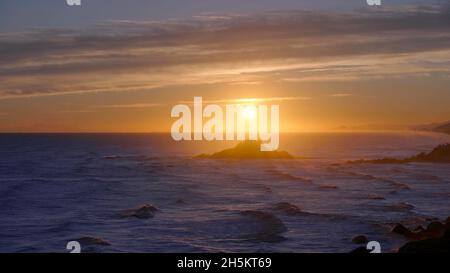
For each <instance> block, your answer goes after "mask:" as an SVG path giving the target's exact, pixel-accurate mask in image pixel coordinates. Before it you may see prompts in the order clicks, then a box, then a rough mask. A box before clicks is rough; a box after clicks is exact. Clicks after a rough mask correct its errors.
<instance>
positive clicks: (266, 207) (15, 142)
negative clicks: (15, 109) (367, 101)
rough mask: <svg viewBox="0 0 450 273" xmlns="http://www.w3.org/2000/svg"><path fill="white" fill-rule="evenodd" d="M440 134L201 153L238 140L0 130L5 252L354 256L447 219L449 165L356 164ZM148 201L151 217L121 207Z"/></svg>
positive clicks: (421, 146) (413, 149)
mask: <svg viewBox="0 0 450 273" xmlns="http://www.w3.org/2000/svg"><path fill="white" fill-rule="evenodd" d="M449 142H450V136H447V135H444V134H433V133H419V132H401V133H299V134H284V135H282V136H281V140H280V145H281V146H280V149H281V150H285V151H288V152H289V153H290V154H292V155H294V156H296V157H297V158H296V159H292V160H288V159H277V160H212V159H193V158H192V157H193V156H194V155H197V154H201V153H211V152H216V151H219V150H221V149H223V148H226V147H232V146H233V145H234V144H236V143H226V142H220V143H217V142H212V143H203V142H202V143H193V142H180V143H175V142H174V141H173V140H171V138H170V136H169V135H166V134H1V135H0V155H1V156H0V252H62V253H65V252H68V250H66V245H67V243H68V242H69V241H72V240H76V239H77V238H82V237H92V238H100V239H102V240H104V241H105V242H108V244H107V245H106V244H88V245H82V252H170V253H172V252H349V251H351V250H353V249H355V248H357V247H358V245H355V244H353V243H352V242H351V240H352V238H353V237H354V236H356V235H366V236H367V237H368V238H369V240H375V241H378V242H380V244H381V247H382V251H383V252H391V251H395V249H396V248H398V247H400V246H401V245H402V244H404V243H405V239H404V238H402V237H401V236H399V235H395V234H392V233H391V232H390V229H391V228H392V226H393V225H394V224H396V223H402V224H404V225H406V226H408V227H410V228H414V227H416V226H419V225H426V224H427V223H429V222H430V221H433V220H434V219H440V220H443V219H446V218H447V217H448V216H450V198H449V197H450V168H449V166H448V164H435V163H408V164H387V165H375V164H358V165H355V164H348V163H347V161H348V160H355V159H362V158H364V159H375V158H383V157H386V156H392V157H406V156H411V155H415V154H417V153H420V152H428V151H431V150H432V149H433V148H434V147H435V146H437V145H438V144H442V143H449ZM144 204H152V205H153V206H155V207H157V208H158V209H159V210H158V211H157V212H155V213H154V216H153V217H149V218H146V219H142V218H137V217H123V212H124V211H125V210H127V209H132V208H136V207H140V206H142V205H144Z"/></svg>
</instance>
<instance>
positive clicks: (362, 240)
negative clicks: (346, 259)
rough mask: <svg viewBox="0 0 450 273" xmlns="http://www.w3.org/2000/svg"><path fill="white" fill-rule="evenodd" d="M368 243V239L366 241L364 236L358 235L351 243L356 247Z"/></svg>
mask: <svg viewBox="0 0 450 273" xmlns="http://www.w3.org/2000/svg"><path fill="white" fill-rule="evenodd" d="M368 242H369V239H367V237H366V236H364V235H358V236H355V237H353V238H352V243H354V244H357V245H362V244H367V243H368Z"/></svg>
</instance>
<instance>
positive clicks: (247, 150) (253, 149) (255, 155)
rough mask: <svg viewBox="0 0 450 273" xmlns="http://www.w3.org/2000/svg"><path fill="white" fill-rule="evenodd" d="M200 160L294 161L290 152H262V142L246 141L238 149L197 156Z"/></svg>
mask: <svg viewBox="0 0 450 273" xmlns="http://www.w3.org/2000/svg"><path fill="white" fill-rule="evenodd" d="M194 158H198V159H292V158H294V157H293V156H292V155H290V154H289V153H288V152H284V151H270V152H262V151H261V142H260V141H249V140H248V141H244V142H241V143H239V144H238V145H237V146H236V147H234V148H231V149H226V150H223V151H220V152H217V153H214V154H210V155H208V154H201V155H198V156H195V157H194Z"/></svg>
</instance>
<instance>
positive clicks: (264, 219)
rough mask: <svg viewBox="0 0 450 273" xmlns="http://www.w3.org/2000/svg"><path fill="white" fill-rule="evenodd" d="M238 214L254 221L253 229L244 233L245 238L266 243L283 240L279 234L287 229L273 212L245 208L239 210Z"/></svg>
mask: <svg viewBox="0 0 450 273" xmlns="http://www.w3.org/2000/svg"><path fill="white" fill-rule="evenodd" d="M240 215H242V216H244V217H246V218H249V219H250V220H251V221H252V222H254V223H256V226H255V229H254V231H253V232H251V233H250V234H246V235H244V238H246V239H247V240H250V241H256V242H268V243H274V242H279V241H282V240H285V238H284V237H283V236H282V235H281V234H282V233H284V232H286V231H287V227H286V226H285V225H284V223H283V221H281V220H280V219H279V218H278V217H276V216H275V215H274V214H272V213H270V212H266V211H260V210H246V211H241V212H240Z"/></svg>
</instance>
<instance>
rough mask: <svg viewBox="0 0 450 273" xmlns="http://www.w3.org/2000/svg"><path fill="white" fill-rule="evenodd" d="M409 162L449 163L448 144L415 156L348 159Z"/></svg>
mask: <svg viewBox="0 0 450 273" xmlns="http://www.w3.org/2000/svg"><path fill="white" fill-rule="evenodd" d="M411 162H430V163H450V144H443V145H439V146H437V147H436V148H434V149H433V151H431V152H430V153H420V154H418V155H416V156H412V157H408V158H404V159H397V158H390V157H387V158H383V159H374V160H364V159H361V160H356V161H349V163H351V164H363V163H370V164H405V163H411Z"/></svg>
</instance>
